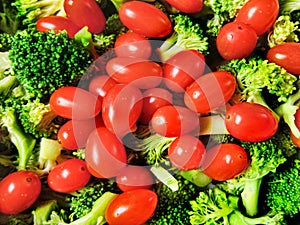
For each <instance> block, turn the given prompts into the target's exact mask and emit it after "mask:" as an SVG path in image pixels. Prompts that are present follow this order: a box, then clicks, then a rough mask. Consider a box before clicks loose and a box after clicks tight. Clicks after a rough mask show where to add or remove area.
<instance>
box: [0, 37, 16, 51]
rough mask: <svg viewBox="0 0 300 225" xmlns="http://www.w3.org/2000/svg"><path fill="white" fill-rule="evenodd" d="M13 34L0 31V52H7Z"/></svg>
mask: <svg viewBox="0 0 300 225" xmlns="http://www.w3.org/2000/svg"><path fill="white" fill-rule="evenodd" d="M13 37H14V35H12V34H8V33H0V52H7V51H9V49H10V48H11V43H12V41H13Z"/></svg>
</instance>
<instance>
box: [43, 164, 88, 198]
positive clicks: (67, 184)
mask: <svg viewBox="0 0 300 225" xmlns="http://www.w3.org/2000/svg"><path fill="white" fill-rule="evenodd" d="M90 177H91V174H90V172H89V170H88V169H87V166H86V163H85V161H83V160H81V159H77V158H73V159H67V160H65V161H63V162H61V163H59V164H57V165H56V166H55V167H54V168H53V169H52V170H51V171H50V172H49V174H48V177H47V182H48V186H49V187H50V188H51V189H52V190H53V191H56V192H61V193H70V192H73V191H77V190H79V189H81V188H83V187H84V186H85V185H86V184H87V183H88V182H89V180H90Z"/></svg>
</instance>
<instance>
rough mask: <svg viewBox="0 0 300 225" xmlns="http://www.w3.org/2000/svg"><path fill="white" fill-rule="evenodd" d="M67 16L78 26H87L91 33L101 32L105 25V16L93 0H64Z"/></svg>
mask: <svg viewBox="0 0 300 225" xmlns="http://www.w3.org/2000/svg"><path fill="white" fill-rule="evenodd" d="M64 9H65V12H66V14H67V17H68V18H70V19H71V20H72V21H73V22H74V23H75V24H76V25H77V26H79V27H80V28H82V27H84V26H88V31H89V32H91V33H95V34H98V33H101V32H102V31H103V30H104V28H105V25H106V19H105V16H104V14H103V12H102V10H101V8H100V6H99V5H98V4H97V2H96V1H95V0H65V1H64Z"/></svg>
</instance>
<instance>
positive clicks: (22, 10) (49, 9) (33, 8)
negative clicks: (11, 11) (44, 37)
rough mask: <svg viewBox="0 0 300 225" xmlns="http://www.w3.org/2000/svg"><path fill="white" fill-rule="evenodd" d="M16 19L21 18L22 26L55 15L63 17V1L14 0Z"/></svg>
mask: <svg viewBox="0 0 300 225" xmlns="http://www.w3.org/2000/svg"><path fill="white" fill-rule="evenodd" d="M12 5H13V6H15V7H16V8H17V11H18V14H17V15H18V17H23V18H25V19H23V24H25V25H28V24H33V23H35V22H36V21H37V20H38V19H39V18H41V17H46V16H51V15H57V16H65V15H66V13H65V10H64V0H15V1H14V2H13V4H12Z"/></svg>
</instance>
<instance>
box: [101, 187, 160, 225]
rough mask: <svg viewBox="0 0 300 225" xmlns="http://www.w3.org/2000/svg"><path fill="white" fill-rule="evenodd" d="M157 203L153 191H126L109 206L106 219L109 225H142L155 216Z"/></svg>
mask: <svg viewBox="0 0 300 225" xmlns="http://www.w3.org/2000/svg"><path fill="white" fill-rule="evenodd" d="M157 202H158V197H157V195H156V193H155V192H153V191H151V190H147V189H136V190H131V191H126V192H124V193H122V194H120V195H118V196H117V197H116V198H115V199H114V200H113V201H112V202H111V203H110V204H109V206H108V207H107V209H106V212H105V219H106V221H107V223H108V224H109V225H120V224H122V225H133V224H134V225H142V224H144V223H145V222H146V221H147V220H148V219H149V218H150V217H151V216H152V215H153V213H154V211H155V209H156V206H157Z"/></svg>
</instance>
